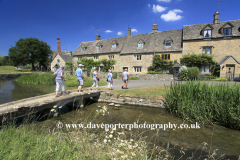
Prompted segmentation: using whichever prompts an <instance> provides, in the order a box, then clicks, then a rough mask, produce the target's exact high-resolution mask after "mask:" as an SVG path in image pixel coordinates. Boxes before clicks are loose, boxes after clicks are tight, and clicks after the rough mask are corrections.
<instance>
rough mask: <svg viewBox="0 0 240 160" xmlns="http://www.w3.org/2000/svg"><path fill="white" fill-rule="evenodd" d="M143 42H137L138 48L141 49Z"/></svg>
mask: <svg viewBox="0 0 240 160" xmlns="http://www.w3.org/2000/svg"><path fill="white" fill-rule="evenodd" d="M143 45H144V42H143V41H142V40H140V41H138V48H143Z"/></svg>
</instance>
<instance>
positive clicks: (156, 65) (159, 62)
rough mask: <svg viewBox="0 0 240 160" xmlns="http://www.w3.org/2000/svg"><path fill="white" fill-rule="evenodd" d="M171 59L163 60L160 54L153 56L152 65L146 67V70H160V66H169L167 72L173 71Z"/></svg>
mask: <svg viewBox="0 0 240 160" xmlns="http://www.w3.org/2000/svg"><path fill="white" fill-rule="evenodd" d="M173 65H174V64H173V61H168V60H163V59H162V58H161V57H160V55H155V56H154V57H153V61H152V65H151V66H150V67H148V71H156V72H159V71H161V69H162V68H170V72H169V73H171V74H172V73H173Z"/></svg>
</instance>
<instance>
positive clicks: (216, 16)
mask: <svg viewBox="0 0 240 160" xmlns="http://www.w3.org/2000/svg"><path fill="white" fill-rule="evenodd" d="M219 14H220V13H219V12H218V11H216V12H215V14H214V15H213V17H214V20H213V23H214V24H218V23H219Z"/></svg>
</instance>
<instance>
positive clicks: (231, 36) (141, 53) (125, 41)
mask: <svg viewBox="0 0 240 160" xmlns="http://www.w3.org/2000/svg"><path fill="white" fill-rule="evenodd" d="M186 54H209V55H213V57H214V60H215V61H217V62H218V65H220V67H221V72H220V77H226V76H229V75H230V74H231V75H238V74H240V20H233V21H224V22H219V12H215V14H214V20H213V23H204V24H196V25H184V26H183V29H178V30H169V31H158V25H157V24H153V26H152V32H151V33H145V34H137V35H131V29H130V28H129V29H128V35H127V36H125V37H118V38H111V39H104V40H101V36H100V35H97V36H96V40H95V41H90V42H82V43H81V44H80V45H79V46H78V48H77V49H76V50H75V52H74V53H73V58H74V59H75V60H76V61H80V60H81V59H82V58H92V59H94V60H101V59H104V58H106V59H114V60H116V61H117V63H116V64H115V65H114V66H112V67H111V69H112V70H114V71H115V72H122V71H123V70H124V69H125V68H127V69H128V72H129V73H130V74H144V73H147V68H148V67H149V66H151V65H152V58H153V56H154V55H160V57H161V58H162V59H164V60H171V61H174V60H177V62H179V63H180V58H182V56H183V55H186ZM169 70H170V69H169V68H164V69H163V71H164V72H169ZM201 72H202V73H203V74H209V73H211V71H210V65H208V64H206V65H204V66H202V68H201Z"/></svg>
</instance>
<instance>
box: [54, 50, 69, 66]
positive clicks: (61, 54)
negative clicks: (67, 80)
mask: <svg viewBox="0 0 240 160" xmlns="http://www.w3.org/2000/svg"><path fill="white" fill-rule="evenodd" d="M57 55H59V56H60V57H61V58H62V59H63V60H64V62H65V63H66V62H72V56H70V55H69V54H67V53H65V52H63V51H62V53H60V54H59V53H58V54H57ZM57 55H56V56H57ZM56 56H55V57H54V58H56Z"/></svg>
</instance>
